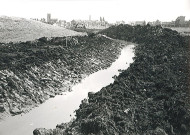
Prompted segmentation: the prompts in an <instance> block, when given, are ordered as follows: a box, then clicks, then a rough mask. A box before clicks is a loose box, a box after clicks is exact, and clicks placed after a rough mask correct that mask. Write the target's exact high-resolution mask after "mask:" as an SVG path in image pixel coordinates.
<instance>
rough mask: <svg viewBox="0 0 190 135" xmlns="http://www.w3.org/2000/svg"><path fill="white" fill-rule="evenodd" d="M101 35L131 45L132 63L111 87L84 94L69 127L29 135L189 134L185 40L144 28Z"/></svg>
mask: <svg viewBox="0 0 190 135" xmlns="http://www.w3.org/2000/svg"><path fill="white" fill-rule="evenodd" d="M101 33H102V34H105V35H107V36H109V37H112V38H116V39H122V40H126V41H131V42H134V43H137V44H138V46H136V49H135V55H136V56H135V58H134V63H132V64H131V66H130V67H129V68H128V69H127V70H125V71H123V72H122V73H121V74H120V75H119V76H118V77H117V78H116V79H115V81H114V83H113V84H111V85H109V86H107V87H105V88H102V89H101V90H100V91H99V92H97V93H89V95H88V99H85V100H84V101H82V103H81V105H80V108H79V109H78V110H76V119H75V120H74V121H73V122H70V123H69V124H61V125H57V128H56V129H54V130H45V129H36V130H35V131H34V132H33V133H34V135H42V133H44V134H45V135H48V134H53V135H61V134H66V135H76V134H78V135H88V134H97V135H103V134H104V135H108V134H109V135H119V134H132V135H139V134H141V135H145V134H146V135H153V134H154V135H189V134H190V128H189V127H190V112H189V89H188V87H189V85H188V84H189V82H188V80H189V78H188V77H189V70H188V68H189V67H188V60H189V58H188V53H189V41H188V40H189V39H188V38H185V37H182V36H180V34H179V33H177V32H176V31H172V30H170V29H163V28H161V27H151V26H149V25H147V26H144V27H142V26H134V27H133V26H129V25H119V26H117V27H115V26H114V27H110V28H108V29H107V30H103V31H102V32H101Z"/></svg>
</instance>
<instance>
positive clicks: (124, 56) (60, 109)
mask: <svg viewBox="0 0 190 135" xmlns="http://www.w3.org/2000/svg"><path fill="white" fill-rule="evenodd" d="M133 47H134V45H128V46H126V47H124V48H123V49H122V51H121V54H120V56H119V58H118V59H117V60H116V61H115V62H113V63H112V65H111V66H110V67H109V68H107V69H105V70H100V71H98V72H95V73H93V74H91V75H89V76H88V77H86V78H85V79H83V80H82V81H81V83H79V84H76V85H75V86H73V88H72V90H73V91H72V92H65V93H63V95H58V96H55V97H54V98H50V99H48V100H47V101H46V102H45V103H43V104H41V105H39V107H36V108H34V109H32V110H31V111H30V112H29V113H26V114H22V115H17V116H11V117H7V118H5V119H4V120H2V121H0V135H33V130H34V129H35V128H47V129H49V128H55V127H56V125H57V124H61V123H63V122H69V121H70V120H71V118H73V117H74V110H76V109H77V108H79V105H80V103H81V100H83V99H84V98H86V97H87V95H88V92H97V91H99V90H100V89H101V88H102V87H105V86H107V85H109V84H110V83H113V81H114V79H113V78H112V77H113V76H115V75H119V71H118V70H119V69H121V70H123V69H127V68H128V67H129V65H130V63H132V62H133V59H132V58H133V57H134V51H133Z"/></svg>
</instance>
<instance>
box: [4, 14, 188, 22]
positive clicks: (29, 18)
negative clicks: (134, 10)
mask: <svg viewBox="0 0 190 135" xmlns="http://www.w3.org/2000/svg"><path fill="white" fill-rule="evenodd" d="M47 14H51V13H47ZM180 16H184V15H180ZM180 16H176V18H175V19H174V20H170V21H161V20H159V19H155V20H154V21H157V20H159V21H161V22H172V21H175V20H176V19H177V18H178V17H180ZM0 17H10V18H20V19H28V20H31V19H39V20H40V19H45V20H47V16H46V17H41V18H39V17H38V18H37V17H36V18H35V17H20V16H8V15H0ZM100 17H104V18H106V17H105V16H100ZM184 17H185V21H190V19H186V16H184ZM52 19H58V20H64V21H66V22H71V21H72V20H81V21H88V20H89V19H77V18H73V19H71V20H70V21H69V20H68V19H59V18H52ZM99 20H100V19H91V21H99ZM105 21H107V22H108V23H116V22H121V21H124V22H125V23H127V22H128V23H133V22H137V21H145V22H154V21H150V20H146V19H144V20H132V21H125V20H115V22H112V21H108V20H106V19H105Z"/></svg>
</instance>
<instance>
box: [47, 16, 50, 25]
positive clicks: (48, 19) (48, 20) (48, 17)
mask: <svg viewBox="0 0 190 135" xmlns="http://www.w3.org/2000/svg"><path fill="white" fill-rule="evenodd" d="M50 22H51V14H47V23H50Z"/></svg>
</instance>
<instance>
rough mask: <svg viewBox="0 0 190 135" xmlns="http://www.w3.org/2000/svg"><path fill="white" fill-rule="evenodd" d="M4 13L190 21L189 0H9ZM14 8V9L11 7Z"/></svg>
mask: <svg viewBox="0 0 190 135" xmlns="http://www.w3.org/2000/svg"><path fill="white" fill-rule="evenodd" d="M1 4H2V5H4V6H2V8H1V9H0V15H1V16H3V15H5V16H15V17H22V18H27V19H30V18H45V16H46V14H47V13H51V14H52V16H53V17H54V18H59V19H60V20H66V21H71V20H73V19H76V20H77V19H81V20H88V18H89V15H91V19H92V20H99V17H100V16H102V17H105V19H106V20H107V21H108V22H110V23H115V22H116V21H122V20H123V21H125V22H126V23H127V22H130V21H143V20H144V21H146V22H148V21H156V20H160V21H165V22H167V21H172V20H173V21H174V20H175V19H176V17H177V16H186V20H190V14H189V13H190V2H189V1H188V0H143V1H142V0H133V1H132V0H102V1H100V0H89V1H87V0H70V1H69V0H6V1H1ZM10 9H11V10H10Z"/></svg>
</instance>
